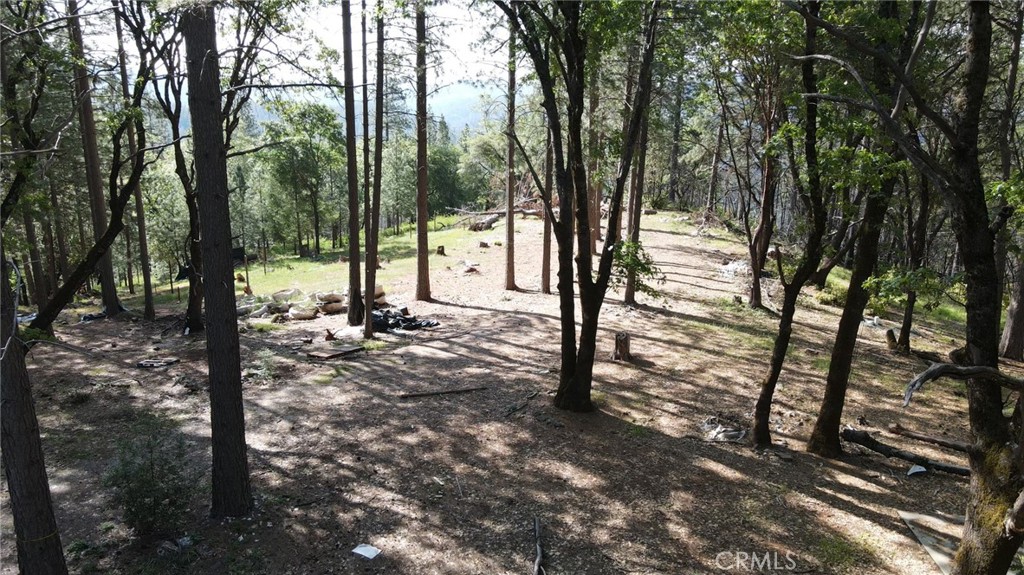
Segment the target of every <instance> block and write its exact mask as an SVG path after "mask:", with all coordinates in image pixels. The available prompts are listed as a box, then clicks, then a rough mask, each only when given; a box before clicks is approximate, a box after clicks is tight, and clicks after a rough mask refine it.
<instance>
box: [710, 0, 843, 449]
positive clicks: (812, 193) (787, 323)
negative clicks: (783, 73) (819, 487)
mask: <svg viewBox="0 0 1024 575" xmlns="http://www.w3.org/2000/svg"><path fill="white" fill-rule="evenodd" d="M820 7H821V5H820V3H819V2H809V3H808V5H807V10H808V12H809V13H810V14H812V15H814V16H817V15H818V12H819V10H820ZM805 24H806V27H805V34H804V54H805V55H810V54H815V53H817V45H818V41H817V31H818V27H817V25H815V24H814V22H813V21H811V20H807V21H805ZM801 79H802V85H803V89H804V92H806V93H808V94H816V93H818V79H817V75H816V74H815V72H814V61H813V60H811V59H805V60H804V61H803V62H802V63H801ZM804 106H805V121H804V124H805V129H804V161H805V163H806V166H807V183H806V184H802V183H800V182H801V179H800V174H799V171H798V167H797V162H796V153H795V151H794V145H793V140H792V138H791V137H787V139H786V143H787V148H788V151H789V164H790V171H791V173H792V176H793V178H792V179H793V181H794V182H795V184H794V185H795V186H796V188H797V191H798V192H799V195H800V197H801V199H802V201H803V204H804V208H805V209H806V211H807V215H808V218H809V219H810V222H809V223H810V225H809V226H808V227H807V234H806V236H805V237H804V254H803V258H802V259H801V260H800V263H799V264H798V265H797V268H796V270H794V272H793V277H791V278H790V279H789V281H788V282H787V281H786V279H785V278H784V277H780V278H779V281H780V282H782V286H783V297H782V313H781V315H780V317H779V332H778V335H777V336H776V337H775V344H774V345H773V347H772V358H771V362H770V363H769V365H768V372H767V373H766V374H765V377H764V379H763V380H762V381H761V392H760V394H759V395H758V398H757V404H756V405H755V407H754V422H753V426H752V438H751V439H752V442H753V444H754V446H755V447H757V448H765V447H768V446H770V445H771V443H772V436H771V428H770V420H771V406H772V401H773V400H774V397H775V389H776V386H777V385H778V382H779V376H780V375H781V374H782V367H783V364H784V363H785V361H786V354H787V353H788V352H789V343H790V340H791V338H792V335H793V318H794V316H795V315H796V302H797V298H799V297H800V290H801V288H803V286H804V285H805V284H806V283H807V280H808V279H810V277H811V274H812V273H814V270H815V269H816V268H817V267H818V263H819V262H821V255H822V240H823V238H824V235H825V207H824V196H825V192H824V190H823V189H822V182H821V171H820V167H819V164H818V99H817V98H815V97H807V98H805V99H804ZM723 122H724V118H723ZM721 133H722V131H721V128H720V129H719V134H721ZM716 169H717V167H716Z"/></svg>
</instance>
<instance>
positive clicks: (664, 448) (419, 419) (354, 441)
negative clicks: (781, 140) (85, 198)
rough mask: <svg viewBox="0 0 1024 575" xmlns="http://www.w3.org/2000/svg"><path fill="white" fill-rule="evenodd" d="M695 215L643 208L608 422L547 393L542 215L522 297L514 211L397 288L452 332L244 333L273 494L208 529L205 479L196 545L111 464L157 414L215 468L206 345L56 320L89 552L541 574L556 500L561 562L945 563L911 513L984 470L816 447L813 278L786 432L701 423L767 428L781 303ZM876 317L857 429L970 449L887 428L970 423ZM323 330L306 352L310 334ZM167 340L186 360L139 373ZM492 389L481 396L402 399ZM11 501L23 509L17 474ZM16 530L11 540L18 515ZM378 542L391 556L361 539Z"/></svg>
mask: <svg viewBox="0 0 1024 575" xmlns="http://www.w3.org/2000/svg"><path fill="white" fill-rule="evenodd" d="M683 217H684V216H682V215H680V214H675V213H665V212H663V213H659V214H656V215H652V216H648V217H647V218H646V222H645V224H644V225H645V230H644V234H643V241H644V244H645V246H646V247H647V249H648V250H649V251H650V253H651V254H652V255H653V256H654V258H655V260H656V261H657V262H658V265H659V266H660V267H661V269H662V270H663V271H664V272H665V274H666V277H667V282H666V283H665V284H664V285H662V286H660V289H662V290H663V291H664V293H665V299H664V301H652V300H647V303H648V304H649V305H646V306H643V307H641V308H639V309H629V308H625V307H623V306H622V305H621V304H620V303H619V302H620V301H621V298H620V297H619V296H618V295H617V294H609V295H610V298H609V301H607V302H606V304H605V307H604V309H603V312H602V313H603V315H602V320H601V322H602V330H601V332H600V334H599V340H598V345H599V354H598V360H597V363H596V365H595V398H596V400H597V403H598V406H599V411H597V412H596V413H592V414H585V415H580V414H571V413H564V412H561V411H559V410H556V409H554V408H553V407H552V406H551V403H550V393H551V392H552V391H553V389H554V388H555V386H556V385H557V373H556V370H557V366H558V302H557V297H556V296H553V295H543V294H541V293H539V280H538V279H537V278H539V269H538V267H539V262H540V256H539V253H540V223H539V222H537V221H535V220H517V221H516V226H517V230H518V232H517V236H516V240H517V241H516V247H517V253H518V266H517V277H518V278H519V285H520V286H521V287H522V288H524V289H523V290H522V291H519V292H506V291H503V290H501V289H500V287H501V286H502V285H503V270H504V256H503V254H504V248H502V247H492V248H478V247H477V241H478V240H485V241H492V242H493V240H500V239H501V238H503V236H504V230H503V229H502V228H501V226H500V225H499V227H498V228H496V230H492V231H490V232H482V233H480V234H479V235H477V236H472V237H470V238H469V239H466V240H464V241H461V242H457V243H454V244H449V245H447V246H446V250H447V253H448V256H447V257H441V256H431V269H432V277H431V282H432V287H433V294H434V297H435V298H436V301H434V302H431V303H419V302H413V301H412V293H413V287H414V281H413V278H411V277H406V278H404V279H402V280H398V281H394V282H391V283H390V284H389V285H387V286H386V287H387V289H388V292H389V296H388V299H389V300H391V301H393V302H396V303H405V304H408V305H409V307H410V311H411V312H412V313H413V314H415V315H418V316H422V317H425V318H432V319H436V320H438V321H440V322H441V325H440V327H438V328H435V329H430V330H423V331H418V332H411V333H409V334H403V335H390V334H389V335H385V336H383V337H382V340H383V341H384V342H385V345H384V346H383V347H379V348H377V349H372V350H370V351H368V352H365V353H362V352H361V353H358V354H356V355H353V356H350V357H348V358H345V359H340V360H332V361H329V362H316V361H312V360H309V359H307V358H306V356H305V352H306V351H308V350H310V349H315V348H319V347H324V348H327V347H328V346H329V344H328V343H327V342H324V341H323V335H324V330H325V329H328V328H329V329H331V330H335V329H338V330H340V333H339V335H341V336H343V337H352V338H354V337H356V332H355V331H353V330H351V329H346V328H343V322H344V318H343V317H340V316H327V317H322V318H319V319H316V320H312V321H305V322H302V321H295V322H290V323H288V324H285V326H284V327H283V328H281V329H274V330H270V331H260V330H257V329H255V328H253V327H250V329H248V330H247V331H246V332H245V333H244V334H243V335H242V345H243V351H242V358H243V360H242V361H243V370H245V372H246V377H245V381H246V383H245V390H244V395H245V402H246V404H245V405H246V417H247V428H248V432H247V433H248V435H247V439H248V442H249V463H250V469H251V474H252V481H253V491H254V493H255V494H256V498H257V511H256V512H255V513H254V514H253V516H252V517H249V518H244V519H239V520H233V521H228V522H224V523H218V524H214V523H211V522H210V521H209V520H208V519H206V518H205V517H206V511H207V509H206V505H207V504H208V502H207V500H208V493H207V492H202V493H200V494H198V495H197V496H196V499H195V502H194V505H193V512H192V520H191V523H190V526H189V527H188V528H187V529H186V530H185V531H184V532H183V533H182V534H180V535H186V534H187V535H188V536H189V537H190V539H191V541H193V542H194V543H193V544H192V545H191V546H189V547H188V548H187V549H184V550H180V551H172V550H167V549H164V550H160V551H158V548H159V545H160V543H161V541H160V540H155V541H139V540H137V539H134V538H132V537H131V536H130V533H129V532H128V531H127V530H126V529H125V527H124V526H123V523H121V521H120V518H119V511H118V510H117V509H114V508H113V507H112V506H111V505H110V496H111V494H110V492H109V490H108V489H107V488H105V487H104V486H103V483H102V476H103V474H104V473H105V471H106V470H107V469H108V468H109V466H110V464H111V462H112V460H113V458H114V456H115V454H116V446H117V443H118V441H119V440H122V439H126V438H130V437H133V436H134V435H136V434H138V433H140V432H141V431H142V430H144V429H147V428H151V427H152V426H158V427H159V428H161V429H165V430H166V432H167V433H169V434H179V435H180V436H182V437H183V438H185V440H186V441H187V442H188V445H189V449H190V455H191V458H192V460H193V461H194V462H195V465H196V466H198V467H199V468H202V469H205V470H206V472H207V476H206V478H205V479H204V482H205V481H208V469H207V468H208V461H209V411H208V397H207V395H206V393H205V382H204V372H205V347H204V343H203V341H202V340H201V339H199V338H196V337H188V336H179V335H176V334H175V331H176V330H172V331H170V332H168V333H166V334H163V335H161V332H162V331H163V330H165V329H166V328H169V327H171V325H172V321H173V318H171V317H170V316H165V317H164V319H161V320H158V321H156V322H153V323H145V322H141V321H140V322H131V321H102V322H94V323H90V324H82V325H72V326H67V327H61V328H59V329H58V336H59V337H60V338H61V340H63V341H65V342H67V343H71V344H74V345H78V346H82V347H85V348H88V349H90V350H93V353H94V354H96V355H97V356H99V359H97V358H90V357H86V356H83V355H81V354H77V353H74V352H71V351H68V350H65V349H61V348H58V347H53V346H39V347H37V348H35V349H34V350H33V352H32V353H31V355H30V356H29V369H30V372H31V375H32V378H33V382H34V384H35V397H36V402H37V403H36V407H37V410H38V412H39V415H40V425H41V428H42V433H43V445H44V448H45V449H46V457H47V467H48V470H49V473H50V481H51V487H52V490H53V497H54V501H55V504H56V511H57V518H58V522H59V524H60V526H61V530H62V531H61V535H62V538H63V543H64V545H65V548H66V549H68V555H69V560H70V563H71V566H72V568H73V570H74V571H75V572H79V573H86V572H103V573H125V574H128V573H211V574H213V573H218V574H219V573H274V574H278V573H295V574H298V573H483V574H494V573H526V572H531V571H532V562H533V559H534V537H533V519H534V517H538V518H540V520H541V522H542V523H543V526H544V541H543V542H544V548H545V551H546V558H545V565H546V566H547V568H548V572H549V573H588V574H591V573H594V574H598V573H673V574H676V573H714V572H724V571H723V570H722V569H720V567H722V566H727V567H728V566H730V565H732V564H733V563H734V561H733V559H730V557H733V556H731V555H721V554H722V553H725V552H729V553H733V554H735V553H736V552H746V553H760V554H763V553H765V552H777V553H778V554H779V556H780V558H781V559H780V562H782V563H785V560H786V557H787V556H786V553H787V552H789V553H791V554H792V555H791V556H792V557H793V558H794V559H795V562H796V570H797V571H801V572H805V573H867V574H871V573H899V574H915V575H916V574H924V573H932V572H937V571H935V566H934V564H933V563H932V561H931V559H929V558H928V556H927V555H926V554H925V553H924V552H923V551H922V550H921V548H920V547H919V546H918V544H917V542H916V541H915V540H914V539H913V538H912V536H911V535H910V533H909V531H907V529H906V527H905V526H904V525H903V523H902V522H901V521H900V519H899V517H898V516H897V514H896V510H897V509H900V510H907V511H914V512H921V513H933V512H936V511H938V512H943V513H948V514H954V515H955V514H960V513H961V512H962V509H963V507H964V500H965V493H966V488H967V482H966V480H964V479H962V478H957V477H952V476H946V475H943V474H940V473H932V472H930V473H927V474H924V475H922V476H916V477H913V478H909V477H907V476H906V470H907V468H908V467H909V465H906V464H904V463H902V462H898V461H886V460H885V459H883V458H881V457H880V456H877V455H869V454H862V453H861V451H860V450H859V449H858V448H857V447H856V446H848V451H849V452H850V455H848V456H847V458H846V459H845V460H843V461H828V460H823V459H819V458H817V457H814V456H810V455H807V454H805V453H803V451H802V449H803V443H804V441H805V440H806V437H807V435H808V434H809V432H810V427H811V425H812V424H813V417H814V414H815V413H816V410H817V407H818V403H819V401H820V395H821V390H822V387H823V380H824V370H825V369H827V362H828V356H829V352H830V349H831V343H832V331H833V329H834V326H835V325H836V323H837V321H838V314H837V311H838V310H836V309H834V308H825V307H822V306H819V305H817V304H816V303H815V302H814V300H813V298H812V297H810V296H805V298H804V300H803V302H802V303H803V307H801V309H800V310H799V311H798V313H797V318H796V321H797V326H796V328H795V332H794V340H793V347H792V350H791V353H790V358H789V360H788V362H787V365H786V368H785V369H784V371H783V376H782V381H781V385H780V389H779V392H778V393H777V395H776V398H777V399H776V404H775V409H774V418H775V421H774V424H773V433H774V435H775V437H776V441H777V442H778V443H781V444H782V445H783V446H782V447H781V448H780V449H778V450H773V451H771V452H768V453H758V452H755V451H753V450H751V449H750V448H749V447H747V446H746V445H739V444H731V443H708V442H705V441H704V440H703V438H702V434H701V431H700V424H701V423H702V422H703V421H704V420H705V418H707V417H709V416H715V415H717V416H720V417H724V418H727V419H729V418H731V419H735V420H737V421H741V422H744V423H745V422H746V421H747V419H748V413H749V412H750V411H751V409H752V407H753V403H754V398H755V397H756V392H757V389H758V385H759V381H760V377H761V374H762V372H763V370H764V369H765V367H766V365H767V362H768V354H769V353H770V347H771V344H772V341H773V337H774V332H775V327H776V319H775V318H774V317H773V316H772V315H771V314H769V313H765V312H755V311H750V310H747V309H746V308H744V307H743V306H740V305H737V304H735V303H733V296H735V295H741V296H743V297H744V298H745V297H746V290H747V287H746V285H747V281H746V278H745V277H743V276H737V277H729V276H728V275H726V274H723V273H722V272H721V269H722V264H724V263H726V262H729V261H733V260H737V259H742V258H743V257H744V253H745V249H744V248H743V246H742V245H741V244H740V243H738V242H737V241H736V240H735V239H733V238H731V237H729V236H728V235H727V234H726V233H725V232H724V231H722V230H712V235H710V236H707V235H705V236H700V237H698V236H696V235H695V234H694V228H693V226H691V225H689V223H688V222H687V221H683V219H682V218H683ZM467 259H468V260H472V261H473V262H474V263H479V266H477V267H478V269H479V271H480V273H479V274H470V275H464V274H463V273H462V269H463V266H462V265H461V262H462V260H467ZM325 265H337V264H325ZM552 277H553V278H554V274H553V275H552ZM170 311H171V310H165V313H170ZM883 319H884V318H883ZM891 323H892V322H883V326H884V327H889V326H891ZM884 327H882V328H879V327H874V326H869V325H865V326H862V329H861V340H860V341H859V343H858V350H857V360H856V362H855V364H854V375H853V378H852V380H851V390H850V394H849V396H848V399H847V405H846V410H845V415H846V421H847V422H848V423H851V424H853V425H856V426H857V427H858V428H861V429H867V430H869V431H872V432H874V433H875V434H876V436H878V437H879V439H883V440H884V441H886V442H887V443H889V444H892V445H897V446H900V447H903V448H905V449H910V450H912V451H916V452H918V453H922V454H925V455H927V456H929V457H931V458H933V459H938V460H942V461H946V462H950V463H961V464H962V463H963V462H962V461H960V460H959V459H958V457H957V456H955V455H950V454H949V453H947V452H944V451H942V450H939V449H937V448H934V449H933V448H929V447H925V446H923V445H922V444H919V443H913V442H910V441H909V440H906V439H902V438H897V437H894V436H891V435H888V434H884V433H883V432H881V431H880V430H883V429H885V428H886V427H887V426H888V425H889V424H890V423H896V422H898V423H901V424H902V425H904V426H905V427H907V428H911V429H916V430H921V431H926V432H929V433H933V434H945V435H948V436H950V437H951V438H958V439H964V437H963V434H964V424H963V422H964V421H965V419H966V415H965V413H966V411H965V410H966V402H965V400H964V399H963V398H962V397H961V396H960V395H958V390H959V389H960V388H961V386H960V384H956V383H937V384H932V385H931V386H930V387H929V388H928V389H926V390H925V392H924V393H921V394H919V395H918V396H917V398H916V399H915V403H914V404H913V405H912V407H911V408H910V409H908V410H904V409H902V408H901V400H902V391H903V386H904V385H905V383H906V381H908V380H909V379H910V378H911V377H912V376H913V374H914V373H915V372H916V371H919V370H920V369H921V368H922V367H923V366H922V365H921V364H920V362H918V361H917V360H914V359H910V358H902V357H897V356H893V355H891V354H889V352H888V351H887V349H886V346H885V337H884ZM620 330H623V331H628V332H629V333H630V334H631V336H632V348H633V349H632V350H633V353H634V354H635V355H636V361H634V362H633V363H631V364H627V363H618V362H612V361H610V360H609V357H608V354H609V353H610V352H611V349H612V346H613V340H614V334H615V332H616V331H620ZM918 332H919V335H918V337H917V339H916V340H915V345H917V346H918V347H922V348H930V349H934V350H936V351H943V352H944V351H946V350H948V349H950V348H952V347H954V345H953V341H954V340H953V339H952V338H956V337H957V335H956V334H955V333H954V332H951V331H949V328H948V326H946V327H943V326H937V325H927V324H925V325H922V326H920V327H919V328H918ZM303 338H312V339H313V344H309V345H304V346H302V347H301V348H300V349H299V350H298V351H296V350H294V349H293V345H292V344H293V342H295V341H296V340H300V339H303ZM162 356H174V357H177V358H179V359H180V360H181V361H180V362H179V363H178V364H175V365H172V366H169V367H164V368H157V369H147V370H142V369H137V368H135V367H134V365H135V362H136V361H138V360H139V359H143V358H147V357H162ZM473 386H486V388H487V389H485V390H481V391H475V392H471V393H464V394H458V395H439V396H430V397H419V398H408V399H402V398H399V397H398V395H399V394H401V393H408V392H416V391H432V390H438V389H455V388H462V387H473ZM858 419H860V423H858ZM2 497H3V503H4V505H5V506H7V494H6V491H4V494H3V496H2ZM2 527H3V529H4V531H5V532H6V533H10V532H11V530H10V513H9V507H5V509H4V514H3V524H2ZM180 535H179V536H180ZM359 543H369V544H372V545H374V546H376V547H378V548H380V549H382V550H383V553H382V554H381V555H380V556H379V557H377V558H376V559H373V560H369V561H368V560H364V559H361V558H359V557H356V556H354V555H353V554H352V553H351V550H352V548H354V547H355V546H356V545H357V544H359ZM2 551H3V555H2V559H3V572H4V573H13V572H15V571H16V566H15V564H16V563H15V559H14V545H13V541H12V539H11V538H10V537H7V538H5V539H4V541H3V546H2ZM716 558H718V564H716ZM723 558H724V559H723ZM730 562H732V563H730ZM740 571H741V570H737V571H736V572H740Z"/></svg>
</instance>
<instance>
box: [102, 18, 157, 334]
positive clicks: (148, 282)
mask: <svg viewBox="0 0 1024 575" xmlns="http://www.w3.org/2000/svg"><path fill="white" fill-rule="evenodd" d="M111 1H112V3H113V5H114V11H115V17H114V26H115V30H116V32H117V46H118V50H117V54H118V57H117V61H118V67H119V68H120V71H121V97H122V98H123V99H124V101H125V103H126V105H127V103H128V102H130V101H131V91H130V90H129V89H128V67H127V64H126V62H125V51H124V42H123V39H122V36H123V35H122V32H121V18H120V16H121V15H120V11H119V10H120V0H111ZM135 140H136V139H135V127H134V126H131V125H129V126H128V151H129V153H131V155H133V156H134V155H135V153H136V152H137V151H138V148H139V146H138V143H137V142H136V141H135ZM132 193H133V195H134V196H135V226H136V229H137V232H138V235H139V239H138V241H139V267H140V268H142V293H143V312H142V317H143V318H145V319H147V320H152V319H153V318H155V317H156V309H155V308H154V307H153V277H152V271H151V265H150V262H149V239H148V238H147V237H146V210H145V207H144V206H143V204H142V186H140V185H136V186H135V189H134V190H133V192H132ZM128 261H129V262H130V261H131V260H130V259H129V260H128ZM129 275H130V274H129Z"/></svg>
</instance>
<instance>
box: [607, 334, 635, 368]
mask: <svg viewBox="0 0 1024 575" xmlns="http://www.w3.org/2000/svg"><path fill="white" fill-rule="evenodd" d="M632 360H633V355H632V354H630V353H629V334H628V333H626V332H624V331H620V332H618V333H616V334H615V350H614V351H612V361H632Z"/></svg>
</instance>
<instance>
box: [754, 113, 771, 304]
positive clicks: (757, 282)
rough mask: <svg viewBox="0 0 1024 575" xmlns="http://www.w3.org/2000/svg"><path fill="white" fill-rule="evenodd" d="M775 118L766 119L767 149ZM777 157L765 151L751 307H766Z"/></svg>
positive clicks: (765, 144) (755, 242)
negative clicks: (763, 284)
mask: <svg viewBox="0 0 1024 575" xmlns="http://www.w3.org/2000/svg"><path fill="white" fill-rule="evenodd" d="M774 128H775V126H774V121H773V119H766V120H765V125H764V129H765V141H764V146H765V149H766V150H767V148H768V145H769V144H770V142H771V139H772V137H773V133H774ZM775 163H776V162H775V159H774V158H772V157H771V156H769V155H768V153H767V151H766V152H765V157H764V172H763V174H762V176H761V215H760V218H759V219H758V221H757V228H756V229H755V230H754V234H753V237H752V239H751V241H750V244H749V251H750V270H751V272H752V273H751V278H752V281H751V282H750V307H752V308H760V307H764V304H763V303H762V301H761V297H762V293H761V272H762V271H763V269H764V262H765V258H766V257H767V254H768V246H769V245H770V244H771V241H772V234H773V233H774V232H775V191H776V187H777V185H778V182H777V178H776V176H775Z"/></svg>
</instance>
